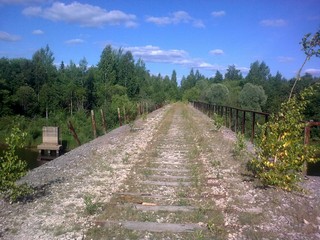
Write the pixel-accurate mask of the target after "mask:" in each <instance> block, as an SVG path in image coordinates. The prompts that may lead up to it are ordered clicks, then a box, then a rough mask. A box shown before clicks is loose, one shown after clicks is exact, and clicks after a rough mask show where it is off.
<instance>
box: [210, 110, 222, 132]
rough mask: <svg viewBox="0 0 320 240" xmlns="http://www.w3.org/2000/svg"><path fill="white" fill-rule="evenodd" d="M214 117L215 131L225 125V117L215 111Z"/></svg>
mask: <svg viewBox="0 0 320 240" xmlns="http://www.w3.org/2000/svg"><path fill="white" fill-rule="evenodd" d="M212 119H213V129H212V130H213V131H219V130H220V128H221V127H222V126H223V123H224V120H223V117H221V116H219V115H218V114H216V113H214V114H213V116H212Z"/></svg>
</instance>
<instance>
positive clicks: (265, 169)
mask: <svg viewBox="0 0 320 240" xmlns="http://www.w3.org/2000/svg"><path fill="white" fill-rule="evenodd" d="M312 92H313V91H312V88H308V89H306V90H305V91H303V93H302V94H301V95H300V96H299V97H297V96H294V97H292V98H291V99H290V100H289V101H287V102H285V103H283V104H282V105H281V111H280V112H279V113H278V114H276V115H272V116H271V118H270V121H269V122H268V123H266V124H264V125H263V126H261V130H262V131H261V136H260V139H259V141H258V143H257V150H258V153H257V154H258V156H257V158H255V159H253V160H252V161H251V162H250V163H249V168H250V169H251V170H252V171H253V172H254V173H255V174H256V176H257V177H258V178H259V179H260V180H261V181H262V183H263V184H264V185H273V186H277V187H280V188H283V189H285V190H288V191H291V190H297V189H299V187H298V185H297V183H298V182H299V181H300V180H301V178H302V177H303V176H302V174H301V172H302V170H303V166H304V163H305V162H314V161H315V158H314V153H315V152H314V149H313V147H312V146H310V145H305V144H304V135H303V129H304V127H305V123H304V122H303V119H304V116H303V111H304V110H305V108H306V106H307V103H308V98H309V96H310V95H312Z"/></svg>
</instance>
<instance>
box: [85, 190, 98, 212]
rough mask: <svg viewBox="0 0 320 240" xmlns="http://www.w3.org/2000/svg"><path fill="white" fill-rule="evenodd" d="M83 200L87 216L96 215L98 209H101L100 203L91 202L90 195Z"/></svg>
mask: <svg viewBox="0 0 320 240" xmlns="http://www.w3.org/2000/svg"><path fill="white" fill-rule="evenodd" d="M83 200H84V205H85V212H86V213H87V214H89V215H93V214H95V213H97V212H98V210H99V208H100V207H101V204H100V203H98V202H93V201H92V196H90V195H86V196H84V198H83Z"/></svg>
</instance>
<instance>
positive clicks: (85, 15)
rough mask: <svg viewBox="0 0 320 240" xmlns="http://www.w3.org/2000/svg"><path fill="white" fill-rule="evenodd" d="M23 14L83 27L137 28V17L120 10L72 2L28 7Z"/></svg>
mask: <svg viewBox="0 0 320 240" xmlns="http://www.w3.org/2000/svg"><path fill="white" fill-rule="evenodd" d="M22 12H23V14H25V15H27V16H34V17H42V18H45V19H48V20H51V21H55V22H59V21H63V22H67V23H73V24H79V25H81V26H83V27H102V26H104V25H125V26H126V27H134V26H137V23H136V16H135V15H133V14H126V13H124V12H122V11H119V10H112V11H107V10H105V9H103V8H100V7H98V6H93V5H90V4H82V3H78V2H72V3H70V4H65V3H61V2H55V3H53V4H52V6H51V7H49V8H41V7H28V8H25V9H24V10H23V11H22Z"/></svg>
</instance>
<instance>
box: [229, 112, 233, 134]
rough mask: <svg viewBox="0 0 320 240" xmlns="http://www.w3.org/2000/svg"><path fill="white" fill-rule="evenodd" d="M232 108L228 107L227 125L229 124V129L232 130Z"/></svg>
mask: <svg viewBox="0 0 320 240" xmlns="http://www.w3.org/2000/svg"><path fill="white" fill-rule="evenodd" d="M232 110H233V108H230V119H229V126H230V129H231V130H232Z"/></svg>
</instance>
